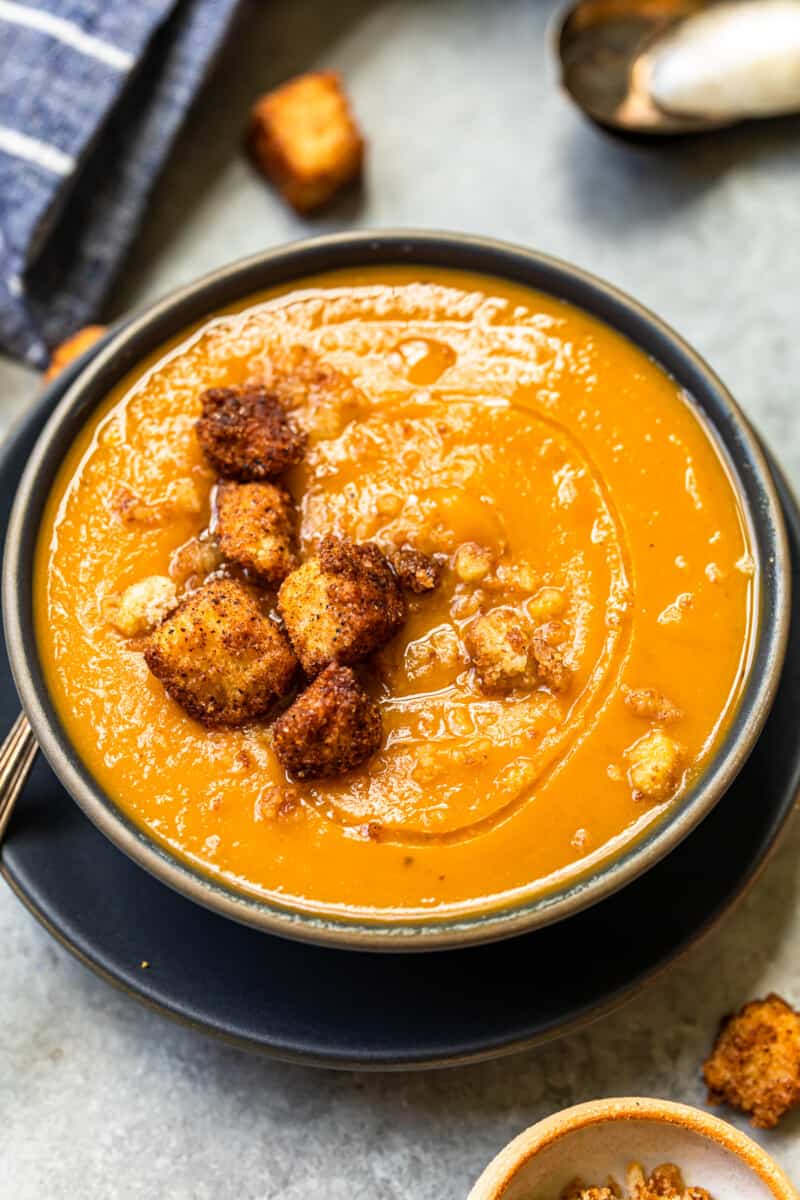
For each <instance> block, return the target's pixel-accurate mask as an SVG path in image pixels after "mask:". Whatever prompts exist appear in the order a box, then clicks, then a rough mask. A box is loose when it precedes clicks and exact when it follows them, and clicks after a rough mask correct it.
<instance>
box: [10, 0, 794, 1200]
mask: <svg viewBox="0 0 800 1200" xmlns="http://www.w3.org/2000/svg"><path fill="white" fill-rule="evenodd" d="M552 11H553V10H552V8H551V5H550V4H549V3H545V2H544V0H505V2H504V3H499V2H497V0H495V2H492V0H412V2H408V0H405V2H404V0H395V2H393V3H379V2H376V3H367V2H366V0H338V2H337V3H322V2H317V3H313V2H312V0H280V2H276V3H269V2H267V0H264V2H262V3H250V4H249V6H248V7H247V8H246V9H245V12H244V16H243V19H242V22H241V26H240V28H239V30H238V33H237V36H236V38H235V40H234V41H233V43H232V45H231V46H230V48H229V50H228V51H227V53H226V54H225V56H224V58H223V60H222V62H221V63H220V65H219V69H218V70H217V72H216V74H215V76H214V78H213V80H212V82H211V85H210V87H209V88H208V90H207V92H206V94H205V95H204V97H203V98H202V100H201V102H200V103H199V105H198V106H197V109H196V110H195V112H194V115H193V117H192V120H191V122H190V124H189V126H188V127H187V129H186V131H185V134H184V136H183V137H182V138H181V142H180V145H179V147H178V150H177V152H176V154H175V156H174V160H173V163H172V165H171V167H170V169H169V170H168V172H167V173H166V175H165V177H164V178H163V180H162V181H161V184H160V186H159V187H158V190H157V192H156V194H155V196H154V198H153V203H152V206H151V210H150V213H149V216H148V219H147V222H146V226H145V228H144V229H143V231H142V234H141V237H140V238H139V240H138V243H137V245H136V248H135V252H134V254H133V255H132V256H131V259H130V262H129V263H128V264H127V266H126V267H125V269H124V271H123V273H122V275H121V278H120V280H119V283H118V286H117V288H116V290H115V292H114V294H113V297H112V298H111V301H110V304H109V307H108V315H112V316H113V315H115V314H117V313H121V312H123V311H125V310H127V309H128V308H129V307H130V306H135V305H138V304H141V303H143V302H145V301H147V300H150V299H151V298H153V297H155V296H158V295H160V294H161V293H163V292H165V291H166V290H167V289H169V288H171V287H172V286H174V285H175V284H178V283H180V282H182V281H185V280H189V279H191V278H192V277H194V276H196V275H198V274H199V273H201V272H203V271H205V270H207V269H209V268H211V267H214V266H216V265H218V264H220V263H223V262H226V261H228V260H230V259H233V258H236V257H237V256H239V255H242V254H245V253H248V252H251V251H254V250H257V249H258V248H260V247H262V246H269V245H273V244H275V243H278V242H282V241H285V240H287V239H291V238H294V237H297V236H301V235H303V234H305V233H307V232H309V231H322V230H333V229H350V228H357V227H362V226H364V225H375V226H389V225H395V224H403V225H419V226H432V227H436V226H438V227H445V228H452V229H462V230H469V231H477V232H482V233H491V234H496V235H499V236H501V237H506V238H512V239H516V240H518V241H520V242H523V243H526V244H529V245H532V246H536V247H539V248H541V249H544V250H547V251H550V252H553V253H555V254H558V255H561V256H563V257H565V258H569V259H573V260H574V261H576V262H578V263H580V264H582V265H583V266H586V267H589V268H591V269H592V270H595V271H597V272H599V273H600V274H602V275H605V276H607V277H608V278H610V279H612V280H613V281H615V282H616V283H618V284H620V285H621V286H622V287H624V288H626V289H627V290H629V291H630V292H633V293H634V294H635V295H637V296H638V297H639V298H641V299H642V300H643V301H645V302H646V303H647V304H649V305H651V306H652V307H653V308H655V309H656V310H657V311H659V312H660V313H661V314H663V316H664V317H666V318H667V319H668V320H669V321H670V322H672V323H673V324H674V325H676V326H677V327H678V329H680V330H681V331H682V332H684V333H685V334H687V335H688V336H689V338H690V339H691V340H692V341H693V342H694V343H695V344H696V345H697V346H698V347H699V349H700V350H701V351H702V352H704V353H705V354H706V355H707V357H708V358H709V359H710V360H711V362H712V363H713V364H714V365H715V367H716V368H717V369H718V370H719V372H720V373H721V374H722V376H723V377H724V378H725V379H726V380H727V381H728V382H729V384H730V385H731V386H732V388H733V389H734V391H735V392H736V394H737V395H738V397H739V399H740V400H741V402H742V404H743V405H744V406H745V408H746V409H747V411H748V413H750V414H751V416H752V417H753V418H754V420H755V421H756V422H757V424H758V425H759V427H760V428H761V429H762V431H763V432H764V433H765V434H766V435H767V437H768V438H769V440H770V441H771V443H772V444H773V445H774V446H776V447H777V448H778V450H779V452H780V455H781V457H782V460H783V463H784V465H785V466H786V468H787V470H788V472H789V475H790V477H791V478H792V479H793V480H794V481H795V482H796V483H797V482H800V433H798V427H797V418H796V407H797V402H796V381H797V378H798V375H800V338H798V333H797V316H798V308H797V301H798V282H797V281H798V249H797V246H798V233H800V221H799V219H798V212H799V211H800V210H799V209H798V198H797V197H798V182H800V165H799V164H800V156H798V142H800V120H796V119H787V120H783V121H779V122H776V123H773V124H771V125H765V126H761V127H751V128H749V129H738V130H733V131H730V132H727V133H724V134H720V135H716V136H715V137H713V138H709V139H707V140H704V141H697V142H693V143H689V144H686V145H683V146H672V147H665V148H662V149H658V150H651V149H642V148H633V147H630V146H627V145H624V144H621V143H618V142H614V141H610V140H608V139H606V138H605V137H603V136H601V135H600V134H598V133H597V132H596V131H595V130H594V129H592V128H591V127H589V126H587V125H586V124H584V123H583V122H582V121H581V120H580V119H579V117H578V116H577V115H576V114H575V113H574V112H573V111H572V110H571V109H570V107H569V106H568V105H567V103H566V101H565V100H564V99H562V97H561V96H560V95H559V93H558V91H557V89H556V86H555V81H554V77H553V72H552V69H551V64H550V63H549V61H548V59H547V56H546V53H545V33H546V27H547V24H548V21H549V20H550V19H551V17H552ZM316 66H333V67H337V68H339V69H341V70H342V71H343V72H344V74H345V75H346V77H347V79H348V82H349V85H350V88H351V90H352V93H353V96H354V99H355V105H356V108H357V110H358V113H359V115H360V117H361V118H362V120H363V123H364V125H365V127H366V130H367V133H368V135H369V137H370V140H371V153H370V162H369V171H368V178H367V181H366V188H365V191H364V194H363V196H362V197H360V198H355V199H354V198H346V199H343V200H342V201H341V202H340V203H339V204H338V205H337V206H336V207H334V208H333V209H332V210H331V211H330V212H329V213H328V214H327V215H325V216H324V217H321V218H319V219H318V220H315V221H314V222H305V221H301V220H300V219H298V218H296V217H295V216H293V215H292V214H291V213H289V212H288V211H286V210H285V209H284V208H283V207H282V206H281V204H280V203H279V202H278V201H277V200H276V198H275V197H274V195H273V194H272V193H271V192H270V191H269V190H268V189H267V188H265V187H264V186H262V184H261V183H260V182H259V180H258V179H256V178H255V177H254V176H253V174H252V172H251V170H250V168H249V167H248V165H247V163H246V162H245V161H244V159H243V158H242V156H241V154H240V152H239V137H240V132H241V128H242V124H243V121H244V117H245V114H246V111H247V106H248V101H249V100H250V99H251V97H252V96H253V95H254V94H255V93H257V92H258V91H259V90H261V89H263V88H266V87H269V86H270V85H272V84H273V83H275V82H277V81H278V80H279V79H281V78H283V77H285V76H286V75H287V74H290V73H292V72H294V71H297V70H300V69H305V68H309V67H316ZM36 388H37V380H36V379H35V378H34V377H33V376H31V375H29V373H27V372H26V371H24V370H23V369H21V368H18V367H14V366H11V365H10V364H7V363H2V364H0V420H2V422H3V425H4V427H5V425H7V423H8V421H9V420H10V419H11V417H12V416H13V414H14V413H16V412H17V411H20V410H21V409H22V408H23V407H24V406H25V405H26V404H27V403H29V402H30V400H31V399H32V398H33V396H34V395H35V393H36ZM799 850H800V824H798V823H795V825H794V826H793V828H792V829H791V830H790V831H789V833H788V836H787V838H786V839H785V841H784V843H783V846H782V849H781V850H780V852H779V853H778V854H777V856H776V857H775V859H774V860H773V862H772V864H771V866H770V868H769V870H768V871H767V873H766V875H765V876H764V877H763V878H762V879H761V881H760V882H759V883H758V885H757V887H755V888H754V890H753V891H752V893H751V894H750V896H749V897H748V899H747V900H746V901H745V902H744V904H743V905H742V906H741V907H740V908H739V909H738V910H737V912H736V913H735V914H734V915H732V916H730V917H729V918H728V919H727V920H726V921H725V922H724V924H723V925H722V926H721V927H720V928H718V929H717V931H716V932H714V933H713V934H712V935H711V936H710V937H709V938H708V939H707V940H706V941H705V942H704V943H703V944H702V945H701V946H700V947H698V948H696V949H695V950H694V951H692V953H691V954H690V955H689V956H688V957H687V958H686V959H685V960H684V961H683V962H682V963H681V964H679V965H677V966H675V967H674V968H672V969H671V970H670V971H669V972H668V973H667V974H666V975H665V976H664V977H663V978H662V979H661V980H660V982H658V983H656V984H654V985H652V986H651V987H650V988H649V989H648V990H647V991H646V992H645V993H644V994H642V995H641V996H640V997H639V998H638V999H636V1000H634V1001H633V1002H631V1003H629V1004H628V1005H627V1007H626V1008H625V1009H624V1010H623V1011H621V1012H619V1013H617V1014H616V1015H613V1016H611V1017H607V1018H605V1019H604V1020H602V1021H600V1022H599V1023H597V1024H595V1025H594V1026H593V1027H592V1028H590V1029H588V1030H586V1031H585V1032H583V1033H580V1034H577V1035H575V1036H572V1037H569V1038H566V1039H564V1040H562V1041H560V1042H558V1043H555V1044H552V1045H551V1046H549V1047H547V1048H545V1049H543V1050H540V1051H538V1052H535V1053H528V1054H524V1055H519V1056H516V1057H513V1058H510V1059H505V1060H501V1061H498V1062H494V1063H489V1064H485V1065H482V1066H477V1067H471V1068H462V1069H459V1070H451V1071H445V1072H440V1073H425V1074H420V1075H411V1074H409V1075H398V1076H388V1075H386V1076H377V1077H375V1076H357V1075H353V1074H331V1073H320V1072H315V1071H312V1070H304V1069H299V1068H295V1067H288V1066H284V1065H280V1064H275V1063H271V1062H267V1061H262V1060H257V1059H253V1058H248V1057H246V1056H245V1055H243V1054H240V1053H238V1052H236V1051H233V1050H230V1049H227V1048H225V1047H222V1046H219V1045H216V1044H214V1043H212V1042H210V1041H207V1040H205V1039H204V1038H203V1037H201V1036H199V1035H196V1034H193V1033H191V1032H188V1031H186V1030H184V1029H182V1028H178V1027H176V1026H173V1025H172V1024H170V1023H168V1022H167V1021H165V1020H163V1019H161V1018H160V1017H158V1016H155V1015H153V1014H152V1013H149V1012H147V1011H145V1010H144V1009H142V1008H140V1007H139V1006H138V1005H136V1004H135V1003H134V1002H133V1001H131V1000H129V999H127V998H125V997H123V996H121V995H118V994H117V993H116V992H115V991H113V990H112V989H111V988H109V987H108V986H106V985H105V984H103V983H102V982H100V981H99V980H98V979H96V978H94V977H93V976H92V975H90V974H89V973H88V972H87V971H86V970H85V969H84V968H83V967H81V966H79V965H78V964H77V963H76V962H74V961H73V960H72V959H71V958H70V957H69V955H67V954H66V953H65V952H64V951H62V950H61V949H60V948H59V947H58V946H56V945H55V944H54V943H53V942H51V941H50V939H49V938H48V937H47V935H46V934H45V933H44V932H43V931H42V930H41V929H40V928H39V927H38V926H37V925H36V923H35V922H34V921H33V919H32V918H31V917H30V916H29V915H28V914H27V913H26V912H25V911H24V910H23V909H22V908H21V906H20V905H19V904H18V903H17V901H16V900H15V899H14V898H13V897H12V896H11V894H10V893H9V891H8V890H7V889H6V888H4V887H2V886H0V946H2V965H1V966H0V1198H2V1200H73V1198H77V1197H80V1198H81V1200H118V1198H125V1200H127V1198H128V1197H136V1198H139V1197H141V1198H142V1200H189V1198H192V1200H195V1198H196V1200H228V1198H231V1200H234V1198H235V1200H251V1198H252V1200H256V1198H259V1200H260V1198H262V1197H263V1198H266V1197H278V1196H280V1197H282V1198H285V1200H317V1198H319V1200H339V1198H341V1200H345V1198H346V1200H378V1198H381V1200H394V1198H400V1197H403V1198H404V1200H423V1198H429V1197H437V1200H463V1198H464V1197H465V1196H466V1193H467V1191H468V1188H469V1186H470V1184H471V1182H472V1180H473V1179H474V1178H475V1176H476V1175H477V1174H478V1172H479V1171H480V1170H481V1168H482V1167H483V1165H484V1164H485V1162H486V1161H487V1160H488V1159H489V1158H490V1157H491V1156H492V1154H493V1153H494V1152H495V1151H496V1150H497V1149H498V1148H499V1147H500V1146H501V1145H502V1144H503V1143H504V1142H505V1141H506V1140H507V1139H508V1138H510V1137H511V1136H512V1135H513V1134H514V1133H516V1132H517V1131H518V1130H519V1129H521V1128H522V1127H523V1126H525V1125H526V1124H528V1123H530V1122H532V1121H534V1120H535V1119H537V1118H539V1117H541V1116H543V1115H545V1114H547V1113H550V1112H552V1111H553V1110H555V1109H558V1108H561V1107H563V1106H564V1105H567V1104H571V1103H573V1102H576V1101H580V1100H584V1099H589V1098H592V1097H596V1096H603V1095H614V1094H625V1093H631V1092H638V1093H642V1094H652V1095H656V1096H665V1097H672V1098H677V1099H683V1100H687V1101H690V1102H695V1103H701V1102H702V1100H703V1092H702V1088H701V1086H700V1083H699V1080H698V1068H699V1064H700V1061H701V1059H702V1057H703V1054H704V1052H705V1049H706V1047H707V1045H708V1041H709V1038H710V1037H711V1035H712V1032H713V1030H714V1027H715V1025H716V1023H717V1020H718V1018H719V1015H720V1014H721V1013H724V1012H725V1011H726V1010H728V1009H730V1008H731V1007H732V1006H733V1005H737V1004H739V1003H740V1002H741V1001H743V1000H744V999H746V998H749V997H750V996H751V995H753V994H755V993H759V992H762V991H764V990H765V989H768V988H777V989H778V990H780V991H782V992H784V993H785V994H786V995H787V996H790V997H793V998H794V1000H795V1001H796V1002H800V914H799V913H798V909H797V893H798V886H799V885H800V867H799V866H798V863H797V859H798V851H799ZM720 853H724V847H720ZM598 952H599V953H602V948H598ZM587 970H591V964H590V963H587ZM509 986H512V987H513V986H514V982H513V981H510V982H509ZM799 1132H800V1118H794V1119H789V1120H788V1121H787V1122H786V1123H785V1125H784V1126H783V1128H782V1129H781V1130H780V1131H779V1132H777V1133H775V1134H769V1135H761V1137H762V1140H763V1141H764V1142H765V1144H767V1145H768V1146H769V1147H770V1149H771V1150H772V1152H773V1153H774V1154H775V1155H776V1156H777V1157H778V1158H779V1159H780V1160H781V1161H782V1163H783V1165H784V1166H785V1167H786V1168H787V1170H789V1172H790V1173H793V1174H794V1177H795V1179H796V1180H797V1181H800V1139H798V1133H799ZM719 1200H723V1198H719ZM726 1200H727V1198H726Z"/></svg>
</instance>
